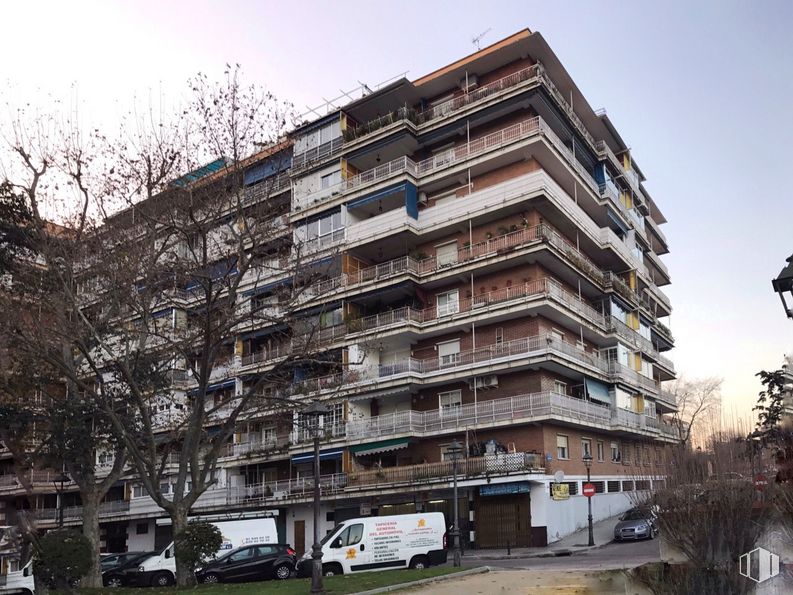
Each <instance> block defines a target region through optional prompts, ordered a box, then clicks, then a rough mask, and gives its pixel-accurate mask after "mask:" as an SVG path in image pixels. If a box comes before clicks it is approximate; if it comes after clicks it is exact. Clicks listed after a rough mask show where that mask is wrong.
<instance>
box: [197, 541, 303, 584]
mask: <svg viewBox="0 0 793 595" xmlns="http://www.w3.org/2000/svg"><path fill="white" fill-rule="evenodd" d="M296 563H297V555H296V552H295V550H293V549H292V548H291V547H290V546H289V545H287V544H266V545H265V544H261V545H248V546H245V547H241V548H237V549H236V550H233V551H231V552H229V553H228V554H225V555H224V556H222V557H220V558H218V559H217V560H213V561H212V562H209V563H207V564H204V565H203V566H201V567H199V568H197V569H196V573H195V574H196V579H197V580H198V582H199V583H226V582H229V583H230V582H246V581H260V580H264V579H269V578H277V579H281V580H283V579H287V578H289V577H290V576H291V575H292V572H293V571H294V570H295V564H296Z"/></svg>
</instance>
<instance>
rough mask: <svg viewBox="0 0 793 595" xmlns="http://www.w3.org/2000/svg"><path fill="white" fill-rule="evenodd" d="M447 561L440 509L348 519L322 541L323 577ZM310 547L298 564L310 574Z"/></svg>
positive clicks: (300, 573)
mask: <svg viewBox="0 0 793 595" xmlns="http://www.w3.org/2000/svg"><path fill="white" fill-rule="evenodd" d="M444 562H446V526H445V517H444V516H443V513H441V512H429V513H426V514H400V515H394V516H376V517H364V518H359V519H350V520H349V521H344V522H343V523H341V524H339V525H337V526H336V527H335V528H334V529H333V531H331V532H330V533H328V534H327V535H326V536H325V538H324V539H323V540H322V572H323V573H324V574H325V576H332V575H334V574H349V573H351V572H361V571H367V570H389V569H393V568H427V567H428V566H432V565H435V564H443V563H444ZM311 564H312V560H311V549H309V551H307V552H306V553H305V555H304V556H303V557H302V558H301V560H300V562H299V564H298V569H297V570H298V574H299V575H300V576H310V575H311Z"/></svg>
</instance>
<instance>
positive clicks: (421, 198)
mask: <svg viewBox="0 0 793 595" xmlns="http://www.w3.org/2000/svg"><path fill="white" fill-rule="evenodd" d="M419 204H420V205H425V204H427V193H426V192H419Z"/></svg>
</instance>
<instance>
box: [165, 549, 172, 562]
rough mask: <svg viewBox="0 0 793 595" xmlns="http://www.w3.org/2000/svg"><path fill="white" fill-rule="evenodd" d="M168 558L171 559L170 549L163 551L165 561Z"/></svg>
mask: <svg viewBox="0 0 793 595" xmlns="http://www.w3.org/2000/svg"><path fill="white" fill-rule="evenodd" d="M170 557H171V548H168V549H167V550H165V559H166V560H167V559H168V558H170Z"/></svg>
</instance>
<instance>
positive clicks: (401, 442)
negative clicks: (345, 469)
mask: <svg viewBox="0 0 793 595" xmlns="http://www.w3.org/2000/svg"><path fill="white" fill-rule="evenodd" d="M408 442H410V438H392V439H391V440H380V441H379V442H371V443H369V444H358V445H356V446H351V447H350V452H352V453H353V454H355V455H359V456H360V455H373V454H377V453H379V452H388V451H390V450H399V449H400V448H407V446H408Z"/></svg>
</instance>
